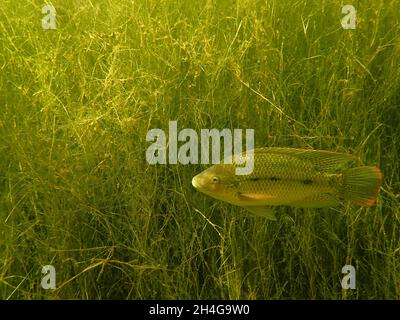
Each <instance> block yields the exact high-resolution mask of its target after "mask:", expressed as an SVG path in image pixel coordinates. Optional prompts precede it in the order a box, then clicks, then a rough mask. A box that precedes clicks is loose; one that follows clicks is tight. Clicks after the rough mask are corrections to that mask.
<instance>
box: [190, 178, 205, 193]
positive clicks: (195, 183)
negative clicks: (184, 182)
mask: <svg viewBox="0 0 400 320" xmlns="http://www.w3.org/2000/svg"><path fill="white" fill-rule="evenodd" d="M200 181H201V179H200V178H199V175H197V176H194V177H193V179H192V185H193V187H195V188H196V189H197V190H204V185H202V184H201V182H200Z"/></svg>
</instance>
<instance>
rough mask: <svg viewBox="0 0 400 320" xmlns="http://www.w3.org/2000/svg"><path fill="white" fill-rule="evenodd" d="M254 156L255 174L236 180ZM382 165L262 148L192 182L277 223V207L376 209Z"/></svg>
mask: <svg viewBox="0 0 400 320" xmlns="http://www.w3.org/2000/svg"><path fill="white" fill-rule="evenodd" d="M250 156H252V157H253V161H254V169H253V171H252V172H251V173H250V174H248V175H236V174H235V172H236V171H235V169H236V168H237V167H238V166H243V159H244V160H245V161H246V160H247V159H249V158H248V157H250ZM382 180H383V176H382V172H381V170H380V169H379V168H378V167H377V166H365V165H363V163H362V162H361V161H360V159H359V158H358V157H356V156H354V155H352V154H347V153H340V152H335V151H327V150H313V149H297V148H284V147H264V148H256V149H253V150H251V153H250V152H249V151H247V152H243V153H242V154H240V156H238V155H232V156H229V157H227V158H225V159H224V161H223V162H221V163H218V164H215V165H213V166H211V167H209V168H207V169H206V170H204V171H203V172H201V173H199V174H198V175H196V176H194V177H193V179H192V185H193V187H194V188H196V189H197V190H198V191H200V192H202V193H204V194H206V195H208V196H211V197H213V198H215V199H218V200H222V201H225V202H228V203H230V204H233V205H236V206H240V207H242V208H244V209H246V210H248V211H249V212H251V213H253V214H255V215H257V216H262V217H265V218H267V219H270V220H276V215H275V207H276V206H290V207H295V208H323V207H335V206H339V205H344V204H345V203H346V202H350V203H352V204H354V205H358V206H363V207H370V206H372V205H374V204H375V203H376V201H377V197H378V193H379V190H380V188H381V185H382Z"/></svg>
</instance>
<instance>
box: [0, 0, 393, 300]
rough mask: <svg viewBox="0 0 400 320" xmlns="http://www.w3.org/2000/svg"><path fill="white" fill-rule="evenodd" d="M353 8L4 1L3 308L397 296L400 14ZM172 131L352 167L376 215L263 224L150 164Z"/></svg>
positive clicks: (0, 118)
mask: <svg viewBox="0 0 400 320" xmlns="http://www.w3.org/2000/svg"><path fill="white" fill-rule="evenodd" d="M351 4H352V5H354V7H355V8H356V9H357V20H356V21H357V24H356V29H355V30H344V29H343V28H342V26H341V23H340V21H341V19H342V17H343V16H344V14H342V13H341V5H342V3H341V2H340V1H306V0H298V1H289V0H286V1H283V0H282V1H278V0H275V1H274V0H271V1H258V0H246V1H239V0H236V1H225V0H221V1H212V0H209V1H188V0H179V1H166V0H147V1H144V0H143V1H128V0H120V1H113V0H98V1H83V0H82V1H78V0H72V1H68V4H65V1H53V2H52V5H53V6H54V7H55V8H56V12H57V16H56V18H57V20H56V21H57V29H55V30H44V29H43V28H42V26H41V19H42V17H43V16H44V14H42V13H41V9H42V6H43V1H37V0H33V1H27V2H25V1H18V2H15V1H11V0H2V1H1V5H0V110H1V112H0V298H2V299H71V298H76V299H157V298H163V299H200V298H201V299H239V298H240V299H349V298H350V299H361V298H362V299H383V298H385V299H399V298H400V212H399V208H400V191H399V190H400V182H399V172H400V166H399V158H400V143H399V141H400V129H399V123H400V109H399V108H400V106H399V104H400V82H399V78H400V36H399V30H400V29H399V28H400V3H399V1H394V0H393V1H390V0H389V1H383V0H368V1H353V2H352V3H351ZM171 120H177V121H178V127H179V129H183V128H193V129H194V130H196V131H197V132H199V130H200V129H201V128H218V129H223V128H229V129H234V128H242V129H247V128H252V129H254V130H255V146H256V147H262V146H284V147H297V148H316V149H325V150H334V151H340V152H348V153H354V154H356V155H358V156H359V157H360V158H361V159H362V160H363V161H364V162H365V163H366V164H369V165H373V164H375V165H378V166H379V167H380V168H381V170H382V172H383V175H384V182H383V185H382V189H381V192H380V196H379V199H378V202H377V205H376V206H374V207H371V208H368V209H366V208H359V207H353V206H350V205H348V206H344V207H335V208H326V209H293V208H281V209H279V214H278V220H277V221H270V220H266V219H263V218H260V217H253V216H251V215H249V214H248V213H246V211H244V210H243V209H240V208H238V207H234V206H231V205H229V204H227V203H223V202H219V201H217V200H214V199H212V198H210V197H207V196H206V195H204V194H201V193H199V192H196V191H195V189H194V188H193V187H192V185H191V179H192V177H193V176H194V175H195V174H197V173H199V172H201V171H202V170H204V168H206V167H207V166H205V165H182V164H177V165H149V164H148V163H147V162H146V157H145V154H146V150H147V148H148V147H149V145H150V143H149V142H147V141H146V134H147V132H148V130H150V129H152V128H161V129H163V130H166V131H167V130H168V123H169V121H171ZM44 265H53V266H54V267H55V269H56V289H54V290H51V289H49V290H44V289H43V288H42V286H41V279H42V277H43V274H42V273H41V270H42V266H44ZM344 265H353V266H354V267H355V269H356V289H355V290H344V289H342V287H341V280H342V278H343V276H344V274H342V273H341V270H342V267H343V266H344Z"/></svg>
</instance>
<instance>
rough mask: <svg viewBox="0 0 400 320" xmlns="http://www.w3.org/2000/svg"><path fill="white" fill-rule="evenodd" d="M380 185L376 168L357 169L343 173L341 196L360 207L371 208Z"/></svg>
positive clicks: (379, 177)
mask: <svg viewBox="0 0 400 320" xmlns="http://www.w3.org/2000/svg"><path fill="white" fill-rule="evenodd" d="M381 184H382V173H381V171H380V170H379V168H378V167H357V168H351V169H347V170H346V171H345V172H343V196H344V198H345V199H347V200H350V201H351V202H353V203H355V204H358V205H360V206H365V207H369V206H372V205H373V204H374V203H375V201H376V198H377V196H378V192H379V189H380V187H381Z"/></svg>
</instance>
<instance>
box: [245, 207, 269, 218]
mask: <svg viewBox="0 0 400 320" xmlns="http://www.w3.org/2000/svg"><path fill="white" fill-rule="evenodd" d="M243 208H244V209H246V210H248V211H250V212H251V213H253V214H255V215H256V216H260V217H264V218H267V219H270V220H274V221H275V220H276V216H275V212H274V209H273V208H272V207H266V206H246V207H243Z"/></svg>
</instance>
